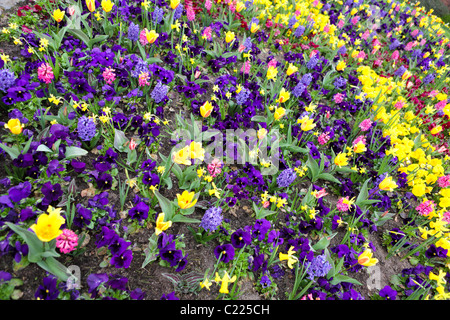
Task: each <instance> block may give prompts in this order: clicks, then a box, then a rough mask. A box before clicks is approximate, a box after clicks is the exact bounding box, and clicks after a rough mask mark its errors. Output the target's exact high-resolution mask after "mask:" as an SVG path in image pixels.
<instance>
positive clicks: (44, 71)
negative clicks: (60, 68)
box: [38, 63, 55, 84]
mask: <svg viewBox="0 0 450 320" xmlns="http://www.w3.org/2000/svg"><path fill="white" fill-rule="evenodd" d="M54 77H55V75H54V74H53V69H52V67H51V66H50V65H49V64H48V63H43V64H41V66H40V67H39V68H38V79H39V80H42V81H43V82H45V83H47V84H49V83H50V82H52V80H53V78H54Z"/></svg>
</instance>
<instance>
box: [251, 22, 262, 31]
mask: <svg viewBox="0 0 450 320" xmlns="http://www.w3.org/2000/svg"><path fill="white" fill-rule="evenodd" d="M259 29H260V26H259V24H256V23H252V25H251V26H250V32H251V33H255V32H256V31H258V30H259Z"/></svg>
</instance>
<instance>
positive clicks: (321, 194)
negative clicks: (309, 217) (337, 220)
mask: <svg viewBox="0 0 450 320" xmlns="http://www.w3.org/2000/svg"><path fill="white" fill-rule="evenodd" d="M327 194H328V192H327V191H326V190H325V188H322V189H320V190H319V191H318V192H317V193H315V194H314V197H316V199H320V198H322V197H324V196H326V195H327Z"/></svg>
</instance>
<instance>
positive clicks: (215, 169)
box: [208, 158, 223, 178]
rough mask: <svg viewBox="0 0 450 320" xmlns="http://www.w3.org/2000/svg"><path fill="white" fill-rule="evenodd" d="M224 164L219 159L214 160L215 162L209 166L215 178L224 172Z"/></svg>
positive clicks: (209, 170)
mask: <svg viewBox="0 0 450 320" xmlns="http://www.w3.org/2000/svg"><path fill="white" fill-rule="evenodd" d="M222 165H223V163H222V162H221V161H220V159H218V158H214V160H213V161H212V162H211V163H210V164H208V172H209V174H210V175H211V176H212V177H213V178H214V177H216V176H217V175H218V174H220V173H221V172H222Z"/></svg>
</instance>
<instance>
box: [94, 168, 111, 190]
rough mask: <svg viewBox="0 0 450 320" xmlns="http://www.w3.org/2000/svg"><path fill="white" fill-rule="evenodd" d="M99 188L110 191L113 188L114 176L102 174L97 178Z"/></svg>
mask: <svg viewBox="0 0 450 320" xmlns="http://www.w3.org/2000/svg"><path fill="white" fill-rule="evenodd" d="M96 181H97V186H98V187H99V189H101V190H105V189H110V188H111V186H112V176H111V175H110V174H109V173H106V172H105V173H102V174H101V175H100V176H99V177H98V178H97V180H96Z"/></svg>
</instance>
